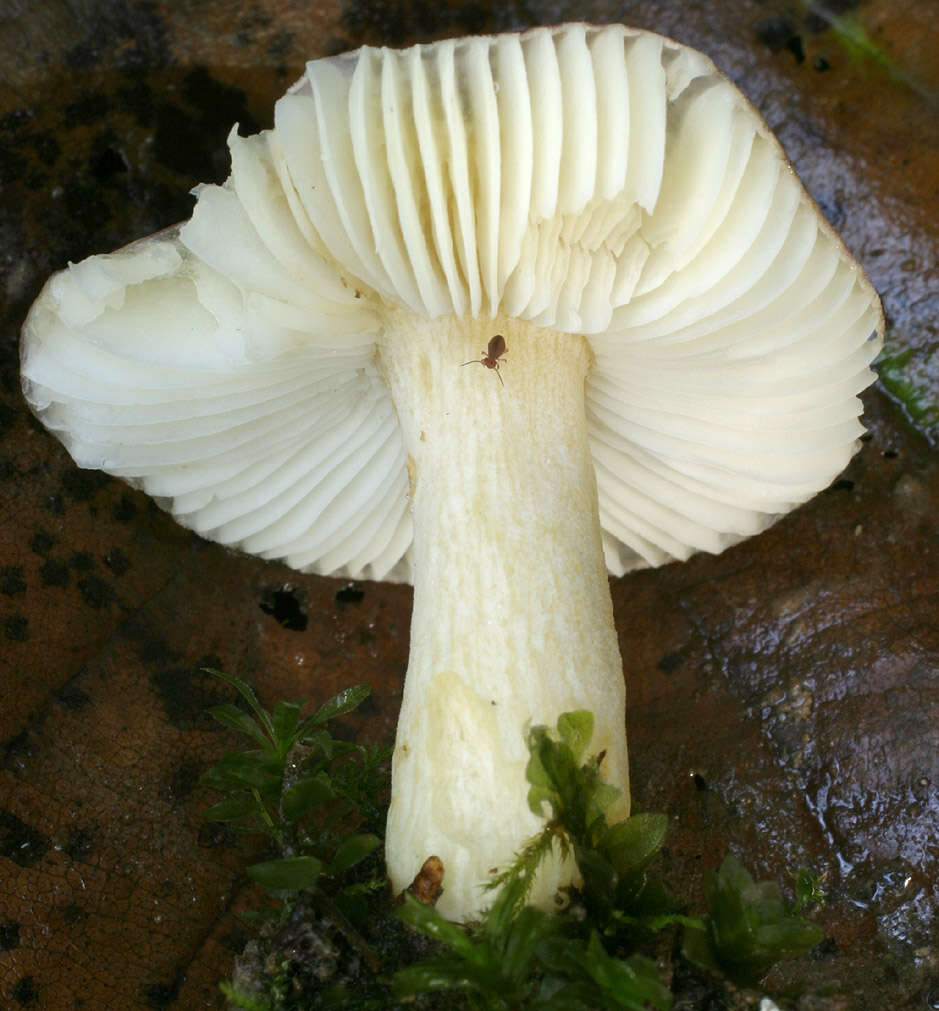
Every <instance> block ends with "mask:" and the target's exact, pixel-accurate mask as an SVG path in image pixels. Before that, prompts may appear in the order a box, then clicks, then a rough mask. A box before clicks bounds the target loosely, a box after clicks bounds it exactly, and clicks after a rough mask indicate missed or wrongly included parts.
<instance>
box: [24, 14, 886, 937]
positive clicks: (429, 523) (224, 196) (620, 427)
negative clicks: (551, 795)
mask: <svg viewBox="0 0 939 1011" xmlns="http://www.w3.org/2000/svg"><path fill="white" fill-rule="evenodd" d="M229 146H230V149H231V157H232V171H231V176H230V177H229V179H228V181H227V182H226V183H225V185H224V186H204V187H201V188H200V189H199V190H198V202H197V204H196V207H195V211H194V213H193V216H192V219H191V220H190V221H189V222H187V223H186V224H184V225H183V226H181V227H180V228H177V229H173V230H170V231H168V232H166V233H161V234H159V235H156V236H153V237H151V238H150V239H146V240H143V241H141V242H138V243H136V244H134V245H132V246H130V247H127V248H126V249H124V250H121V251H119V252H117V253H113V254H109V255H104V256H94V257H91V258H90V259H88V260H86V261H84V262H82V263H80V264H78V265H72V266H70V267H69V269H68V270H66V271H64V272H63V273H61V274H57V275H56V276H55V277H53V278H52V279H51V280H50V281H49V282H48V284H47V285H46V287H45V289H44V290H43V292H42V294H41V296H40V297H39V299H38V301H37V302H36V304H35V306H34V307H33V309H32V311H31V313H30V315H29V318H28V320H27V322H26V325H25V327H24V330H23V379H24V388H25V391H26V395H27V398H28V400H29V402H30V404H31V405H32V407H33V409H34V410H35V411H36V412H37V414H38V415H39V416H40V417H41V418H42V420H43V421H44V423H45V424H46V425H47V426H48V427H49V428H50V429H52V430H53V431H54V432H55V433H56V434H57V435H58V436H59V438H61V439H62V441H63V442H64V443H65V444H66V446H67V447H68V449H69V451H70V452H71V454H72V455H73V457H74V458H75V460H76V462H77V463H78V464H79V465H80V466H83V467H95V468H101V469H103V470H106V471H108V472H109V473H111V474H116V475H119V476H121V477H123V478H125V479H126V480H128V481H131V482H133V483H134V484H135V485H137V486H139V487H141V488H143V489H144V490H145V491H147V492H148V493H150V494H151V495H153V496H155V497H156V498H157V499H158V500H159V501H160V503H161V504H162V505H164V506H165V507H166V508H167V509H169V510H170V511H171V512H172V513H173V515H174V516H175V517H176V518H177V519H178V520H179V521H180V522H181V523H183V524H184V525H185V526H187V527H190V528H191V529H193V530H195V531H197V532H198V533H200V534H202V535H203V536H205V537H208V538H210V539H212V540H216V541H219V542H221V543H222V544H227V545H231V546H233V547H238V548H240V549H242V550H244V551H249V552H253V553H256V554H259V555H262V556H263V557H266V558H277V559H283V560H285V561H286V562H287V563H288V564H290V565H292V566H294V567H296V568H298V569H302V570H304V571H310V572H317V573H324V574H327V573H328V574H340V575H342V576H344V577H347V578H355V579H398V580H407V579H412V580H413V583H414V615H413V621H412V627H411V654H410V661H409V666H408V673H407V681H406V685H405V690H404V701H403V706H402V710H401V716H400V721H399V726H398V736H397V743H396V748H395V755H394V771H393V797H392V805H391V812H390V815H389V821H388V835H387V860H388V867H389V872H390V875H391V878H392V881H393V883H394V886H395V887H396V888H397V889H401V888H403V887H404V886H406V885H407V884H408V883H409V882H410V881H411V879H412V877H413V876H414V874H415V873H416V872H417V871H418V869H419V868H420V866H421V864H422V863H423V861H424V859H425V858H426V857H427V856H428V855H430V854H432V853H433V854H436V855H438V856H440V857H441V858H442V860H443V864H444V868H445V879H444V885H445V892H444V895H443V897H442V898H441V900H440V903H439V908H440V909H441V911H442V912H443V913H444V914H445V915H447V916H450V917H452V918H467V917H471V916H472V915H473V914H474V913H476V912H477V911H478V910H479V909H480V908H481V907H482V906H483V905H484V903H485V895H484V893H483V892H482V891H481V890H480V887H479V886H480V883H481V882H483V881H485V880H486V879H487V877H488V875H489V873H490V870H491V869H492V868H494V867H498V866H504V865H505V863H506V862H507V861H508V860H509V859H510V858H511V856H512V853H513V851H514V850H515V849H516V848H517V847H518V846H519V844H520V843H521V842H522V841H523V840H524V839H525V838H526V837H527V836H529V835H530V834H531V833H533V832H534V831H535V830H536V829H537V828H538V823H537V819H536V818H535V817H534V816H533V815H532V814H531V812H530V811H529V810H528V807H527V804H526V785H525V779H524V769H525V762H526V757H527V756H526V753H525V748H524V743H523V730H524V728H525V726H526V725H527V724H529V723H547V724H553V723H554V722H555V720H556V718H557V716H558V715H559V714H560V713H561V712H564V711H566V710H572V709H579V708H585V709H590V710H592V711H593V712H594V713H595V715H596V730H595V735H594V740H593V742H592V749H593V750H594V751H603V752H605V758H604V762H603V773H604V775H605V777H606V778H607V779H608V780H610V781H612V782H614V783H617V784H619V785H621V786H622V787H623V788H624V790H626V788H627V761H626V740H625V731H624V727H625V712H624V706H625V702H624V686H623V678H622V666H621V660H620V654H619V648H618V642H617V635H616V631H615V629H614V627H613V616H612V607H611V603H610V594H609V588H608V582H607V572H608V571H609V572H612V573H613V574H614V575H617V576H619V575H622V574H623V573H625V572H627V571H629V570H630V569H634V568H637V567H640V566H644V565H659V564H662V563H664V562H668V561H670V560H673V559H683V558H687V557H688V556H689V555H691V554H692V553H694V552H695V551H710V552H718V551H721V550H723V549H724V548H726V547H727V546H728V545H731V544H734V543H736V542H737V541H739V540H741V539H742V538H744V537H746V536H748V535H750V534H754V533H757V532H758V531H760V530H763V529H764V528H765V527H767V526H768V525H769V524H771V523H772V522H773V521H774V520H775V519H776V518H777V517H778V516H779V515H781V514H782V513H785V512H786V511H788V510H789V509H791V508H793V507H794V506H795V505H796V504H798V503H800V502H803V501H805V500H806V499H807V498H809V497H810V496H811V495H813V494H814V493H815V492H817V491H818V490H819V489H821V488H824V487H825V486H826V485H827V484H828V483H829V482H830V481H831V480H832V479H833V478H834V477H835V475H837V474H838V473H839V472H840V471H841V470H842V468H843V467H844V466H845V464H846V463H847V461H848V460H849V458H850V457H851V455H852V453H853V452H854V449H855V448H856V439H857V437H858V436H859V435H860V434H861V432H862V431H863V429H862V427H861V425H860V423H859V421H858V415H859V414H860V411H861V404H860V401H859V399H858V394H859V393H860V391H861V390H863V389H864V388H865V387H866V386H867V385H868V384H869V383H870V382H871V379H872V373H871V371H870V369H869V365H870V363H871V361H872V359H873V358H874V356H875V354H876V352H877V350H878V348H879V343H880V334H881V333H882V326H883V323H882V315H881V310H880V305H879V302H878V299H877V296H876V294H875V293H874V291H873V289H872V288H871V286H870V284H869V283H868V281H867V280H866V278H865V277H864V275H863V273H862V271H861V270H860V268H859V267H858V265H857V264H856V263H855V262H854V261H853V260H852V259H851V257H850V255H849V254H848V253H847V251H846V250H845V248H844V247H843V245H842V244H841V242H840V241H839V240H838V239H837V237H836V236H835V235H834V234H833V232H832V230H831V229H830V228H829V227H828V225H827V224H826V222H825V221H824V220H823V219H822V217H821V216H820V214H819V213H818V211H817V209H816V207H815V206H814V204H813V203H812V201H811V199H810V198H809V197H808V196H807V195H806V193H805V192H804V190H803V189H802V187H801V186H800V184H799V182H798V180H797V179H796V176H795V175H794V173H793V172H792V170H791V168H790V166H789V164H788V163H787V161H786V159H785V156H784V155H783V153H782V151H781V149H780V147H779V145H778V144H777V142H776V141H775V140H774V138H773V137H772V136H771V134H770V133H769V131H768V129H767V128H766V126H765V124H764V123H763V122H762V120H761V119H760V117H759V116H758V115H757V113H756V112H755V111H754V110H753V108H752V107H751V106H750V105H749V104H748V102H747V101H746V100H745V99H744V98H743V97H742V96H741V94H740V93H739V92H738V91H737V90H736V89H735V88H734V87H733V86H732V85H731V84H730V83H729V82H728V81H727V80H726V79H725V78H724V77H722V76H721V75H720V74H719V73H718V72H717V71H716V70H715V68H714V66H713V64H712V63H711V62H710V61H709V60H708V59H707V58H706V57H704V56H702V55H701V54H699V53H696V52H694V51H693V50H690V49H688V48H686V47H683V46H681V45H678V44H677V43H674V42H671V41H669V40H667V39H664V38H661V37H660V36H657V35H653V34H650V33H647V32H642V31H636V30H633V29H629V28H624V27H621V26H619V25H611V26H607V27H595V26H588V25H582V24H571V25H564V26H560V27H557V28H548V29H536V30H533V31H529V32H525V33H523V34H520V35H516V34H512V35H500V36H495V37H480V38H470V39H461V40H456V41H454V40H447V41H444V42H439V43H436V44H434V45H429V46H415V47H413V48H410V49H406V50H403V51H393V50H389V49H381V50H377V49H369V48H365V49H361V50H358V51H357V52H354V53H349V54H344V55H341V56H337V57H333V58H330V59H325V60H317V61H314V62H312V63H310V64H309V65H308V67H307V71H306V74H305V75H304V77H303V79H302V80H301V81H300V82H298V84H297V85H296V86H295V87H293V88H292V89H291V91H290V92H289V93H288V94H287V95H286V96H285V97H284V98H282V99H281V100H280V101H279V102H278V103H277V106H276V115H275V127H274V129H273V130H272V131H269V132H266V133H262V134H260V135H258V136H255V137H250V138H247V139H246V138H242V137H239V136H238V134H237V132H235V131H232V134H231V136H230V138H229ZM497 334H501V335H502V336H503V338H504V342H505V344H506V346H507V352H506V353H505V354H504V355H503V357H502V358H501V359H500V361H499V364H500V365H502V368H501V371H500V374H499V376H498V377H497V376H496V375H493V374H491V373H490V372H488V371H486V370H485V369H474V368H463V367H461V366H462V365H463V363H465V362H467V361H472V360H473V359H476V358H479V357H480V354H481V353H482V354H485V349H487V348H488V346H489V341H490V340H491V339H492V338H493V337H495V335H497ZM499 378H502V379H503V380H504V386H503V385H502V384H500V382H499V381H498V380H499ZM627 809H628V790H627V792H626V793H624V797H623V802H622V804H621V805H620V807H619V809H618V811H617V812H616V813H617V814H625V812H626V810H627ZM571 874H572V870H571V868H567V867H562V866H560V865H555V866H554V867H553V868H551V869H550V870H548V871H546V872H545V873H544V874H543V875H542V878H541V880H540V881H539V882H538V884H537V886H536V899H537V900H538V901H541V902H545V901H548V900H549V898H550V896H551V895H552V893H553V891H554V889H555V888H556V887H557V885H558V884H559V883H562V882H563V881H566V880H570V876H571Z"/></svg>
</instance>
